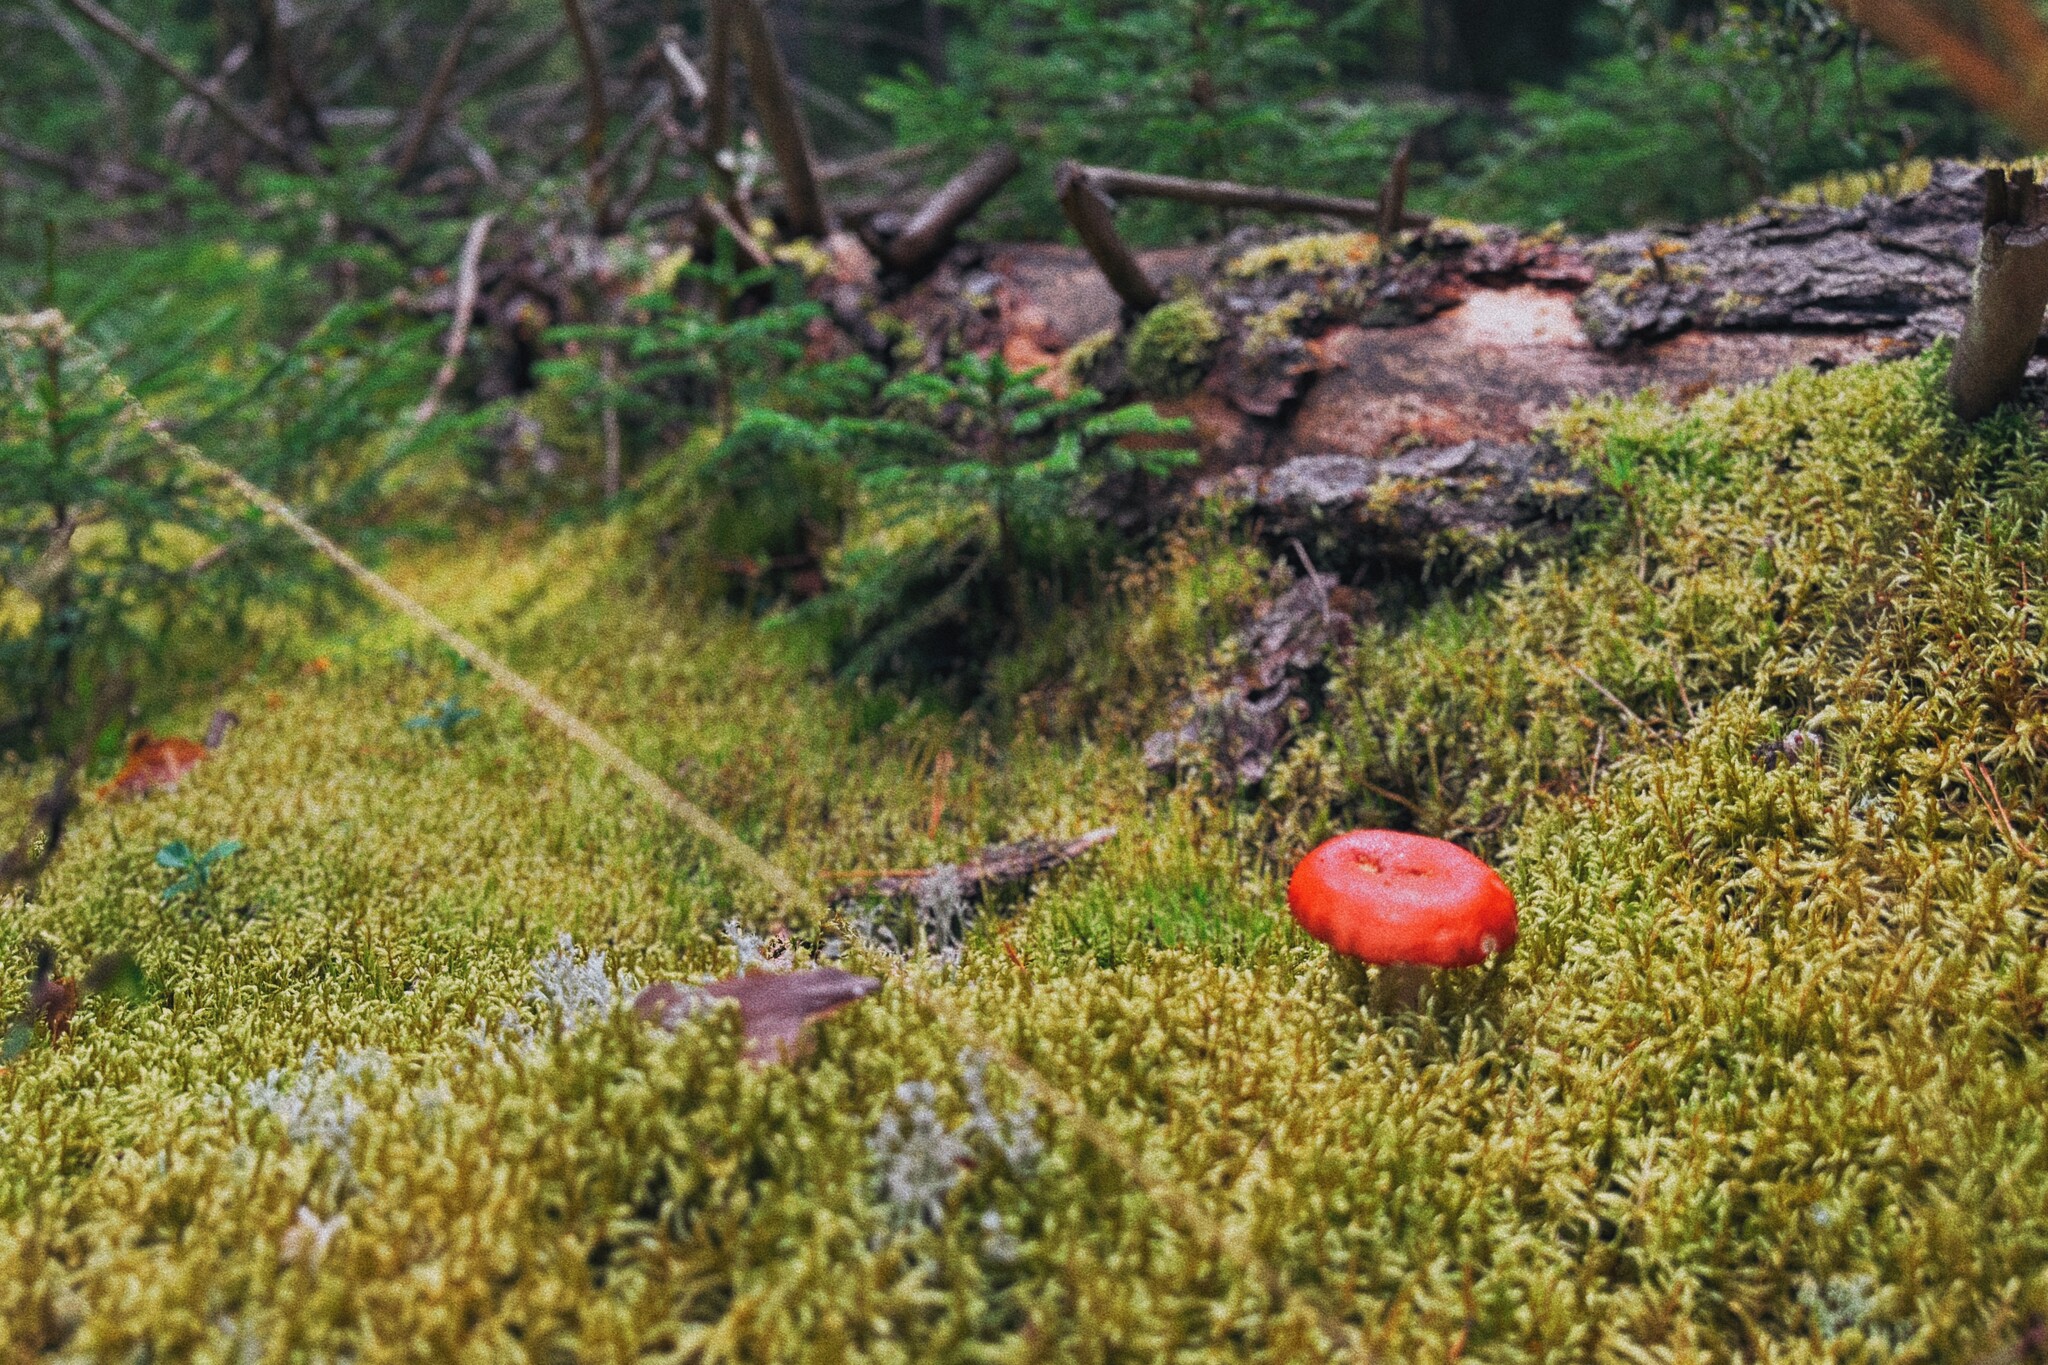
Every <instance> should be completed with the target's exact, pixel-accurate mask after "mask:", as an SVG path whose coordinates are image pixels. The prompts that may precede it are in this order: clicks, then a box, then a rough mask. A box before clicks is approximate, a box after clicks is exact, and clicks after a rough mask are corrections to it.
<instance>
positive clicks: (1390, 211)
mask: <svg viewBox="0 0 2048 1365" xmlns="http://www.w3.org/2000/svg"><path fill="white" fill-rule="evenodd" d="M1414 151H1415V139H1414V138H1412V137H1404V138H1402V139H1401V149H1400V150H1399V151H1397V152H1395V153H1394V164H1393V165H1392V166H1390V167H1388V168H1387V183H1386V185H1385V186H1384V187H1383V188H1382V189H1381V190H1380V213H1379V228H1380V236H1381V237H1382V238H1383V239H1385V240H1387V241H1392V240H1393V239H1394V235H1395V234H1396V233H1398V232H1400V230H1401V221H1402V215H1403V214H1404V213H1406V212H1407V209H1408V158H1409V157H1410V155H1412V154H1413V152H1414Z"/></svg>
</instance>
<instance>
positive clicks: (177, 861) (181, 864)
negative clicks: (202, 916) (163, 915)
mask: <svg viewBox="0 0 2048 1365" xmlns="http://www.w3.org/2000/svg"><path fill="white" fill-rule="evenodd" d="M241 851H242V841H241V840H240V839H223V840H222V841H221V842H219V843H217V844H215V845H214V846H213V847H212V848H209V849H207V850H206V852H204V853H194V852H193V851H192V846H191V845H190V844H188V843H186V842H185V841H184V840H183V839H177V840H173V841H172V842H170V843H168V844H165V845H164V846H163V847H162V848H160V849H158V850H157V851H156V865H157V866H158V867H161V868H166V869H168V870H169V871H172V872H176V873H177V874H178V878H177V880H176V881H174V882H172V883H171V884H170V885H169V886H167V887H165V888H164V889H163V891H162V893H161V894H160V895H159V897H158V899H159V900H161V901H162V902H163V903H164V904H165V905H169V904H170V903H171V902H172V901H174V900H176V899H177V898H178V897H180V896H184V895H190V896H192V897H194V898H195V899H201V900H203V899H204V898H205V897H206V893H207V892H208V890H210V889H211V887H212V885H213V869H214V868H215V867H217V866H218V865H219V864H221V863H223V862H226V861H227V860H228V859H229V858H232V857H234V856H235V855H236V854H237V853H240V852H241Z"/></svg>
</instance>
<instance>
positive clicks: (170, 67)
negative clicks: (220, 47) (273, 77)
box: [64, 0, 321, 172]
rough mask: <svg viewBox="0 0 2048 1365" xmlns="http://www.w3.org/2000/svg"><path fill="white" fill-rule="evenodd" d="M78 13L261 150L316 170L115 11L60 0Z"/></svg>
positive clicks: (86, 0)
mask: <svg viewBox="0 0 2048 1365" xmlns="http://www.w3.org/2000/svg"><path fill="white" fill-rule="evenodd" d="M64 3H65V4H67V5H69V6H71V8H72V9H74V10H76V11H77V12H78V14H79V15H80V16H81V17H82V18H84V19H85V21H86V22H87V23H89V24H91V25H92V26H93V27H94V28H97V29H99V30H100V31H101V32H102V33H105V34H106V35H107V36H108V37H110V38H113V39H114V40H115V41H116V42H118V43H120V44H122V45H123V46H125V47H126V48H128V49H129V50H130V51H131V52H133V53H135V55H136V56H138V57H140V58H142V60H144V61H145V62H148V63H149V64H150V65H151V66H153V67H155V68H156V69H157V70H159V71H161V72H163V73H164V74H165V75H166V76H169V77H170V78H171V79H172V80H173V81H175V82H176V83H177V85H178V87H179V88H180V89H182V90H183V91H184V92H185V93H186V94H188V95H190V96H192V98H193V99H196V100H198V101H199V102H200V103H202V104H204V105H206V106H207V107H208V108H210V109H212V110H213V111H214V112H215V113H216V114H219V115H220V116H221V118H222V119H224V120H226V121H227V123H228V125H229V126H230V127H232V128H233V129H234V130H235V131H236V132H238V133H240V134H241V135H242V136H243V137H245V138H247V139H249V141H251V142H253V143H255V144H256V145H257V146H259V147H261V148H263V150H265V151H267V152H269V153H270V154H271V155H273V156H276V157H278V158H280V159H282V160H284V161H287V162H290V163H291V164H292V165H293V166H294V167H296V168H297V169H299V170H302V171H309V172H318V171H319V170H320V169H321V167H320V163H319V162H318V161H316V160H314V159H313V158H312V157H311V156H310V155H309V154H308V153H307V152H306V151H305V150H304V149H303V148H300V147H295V146H293V145H292V144H291V143H290V142H288V141H286V140H285V138H284V137H283V136H282V135H281V134H279V133H278V132H277V131H276V130H275V129H272V128H265V127H264V126H263V125H262V124H260V123H258V122H256V120H255V119H254V118H252V117H250V115H249V114H248V113H247V111H245V110H244V109H243V108H242V107H241V106H240V105H238V104H236V103H235V102H234V101H233V100H231V99H229V98H228V97H227V95H226V94H225V93H224V92H222V91H221V90H219V89H217V88H215V87H214V86H212V85H210V84H208V83H207V82H205V81H202V80H200V79H199V78H198V77H197V76H195V75H193V74H192V73H191V72H189V71H187V70H186V69H185V68H184V67H182V66H180V65H179V64H178V63H177V62H175V61H173V60H172V59H171V58H170V57H168V56H166V55H165V54H164V52H163V50H162V49H161V48H159V47H157V45H156V44H154V43H152V42H150V41H149V39H147V38H145V37H143V36H142V35H141V34H140V33H137V32H136V31H135V30H134V29H133V28H131V27H130V26H129V25H128V23H127V22H126V21H125V20H123V19H122V18H121V17H120V16H119V15H117V14H115V13H113V12H112V11H110V10H108V9H106V8H105V7H104V6H102V5H101V4H100V3H99V0H64Z"/></svg>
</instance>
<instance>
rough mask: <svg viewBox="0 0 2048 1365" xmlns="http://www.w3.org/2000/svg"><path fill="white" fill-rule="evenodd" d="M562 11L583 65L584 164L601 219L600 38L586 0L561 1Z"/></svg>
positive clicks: (602, 107)
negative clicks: (585, 104) (585, 107)
mask: <svg viewBox="0 0 2048 1365" xmlns="http://www.w3.org/2000/svg"><path fill="white" fill-rule="evenodd" d="M562 12H563V14H564V15H565V16H566V17H567V19H568V21H569V34H570V36H571V37H573V38H574V39H575V40H576V59H577V60H578V61H579V62H581V63H582V64H583V90H584V96H585V98H586V99H587V101H588V109H589V112H588V113H587V114H586V115H585V118H584V122H583V163H584V165H586V166H588V167H590V169H591V171H592V172H593V174H592V175H591V177H590V184H589V193H590V207H591V211H592V212H593V213H594V214H596V216H598V217H600V218H602V217H603V216H604V201H605V197H606V196H605V185H604V181H603V180H602V179H600V178H599V177H598V176H597V175H596V174H595V171H596V169H597V164H598V161H599V159H600V158H601V157H603V155H604V125H605V122H606V120H607V119H608V117H609V115H608V114H607V113H606V112H605V103H604V61H603V59H602V58H600V57H599V56H598V52H597V38H596V36H595V35H594V34H593V33H592V32H591V27H590V18H589V16H588V15H586V14H585V13H584V10H583V0H562Z"/></svg>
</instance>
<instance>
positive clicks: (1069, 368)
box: [1058, 327, 1117, 388]
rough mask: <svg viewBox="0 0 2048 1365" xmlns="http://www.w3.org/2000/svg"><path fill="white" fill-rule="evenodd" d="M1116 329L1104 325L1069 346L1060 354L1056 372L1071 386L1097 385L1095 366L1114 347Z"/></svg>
mask: <svg viewBox="0 0 2048 1365" xmlns="http://www.w3.org/2000/svg"><path fill="white" fill-rule="evenodd" d="M1116 340H1117V330H1116V328H1114V327H1105V328H1103V329H1102V330H1101V331H1099V332H1093V333H1090V334H1089V335H1087V336H1085V337H1082V338H1081V339H1080V340H1079V341H1077V342H1075V343H1074V344H1073V345H1071V346H1069V347H1068V348H1067V349H1066V350H1065V351H1064V352H1063V353H1062V354H1061V355H1060V360H1059V366H1058V373H1059V375H1060V376H1061V378H1062V379H1063V380H1065V382H1066V383H1067V384H1068V385H1069V386H1072V387H1088V388H1095V387H1099V386H1098V385H1097V383H1096V372H1097V367H1098V366H1099V365H1100V364H1101V363H1102V361H1103V360H1105V359H1106V358H1107V357H1108V356H1109V355H1110V353H1111V352H1112V351H1114V350H1115V348H1116Z"/></svg>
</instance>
